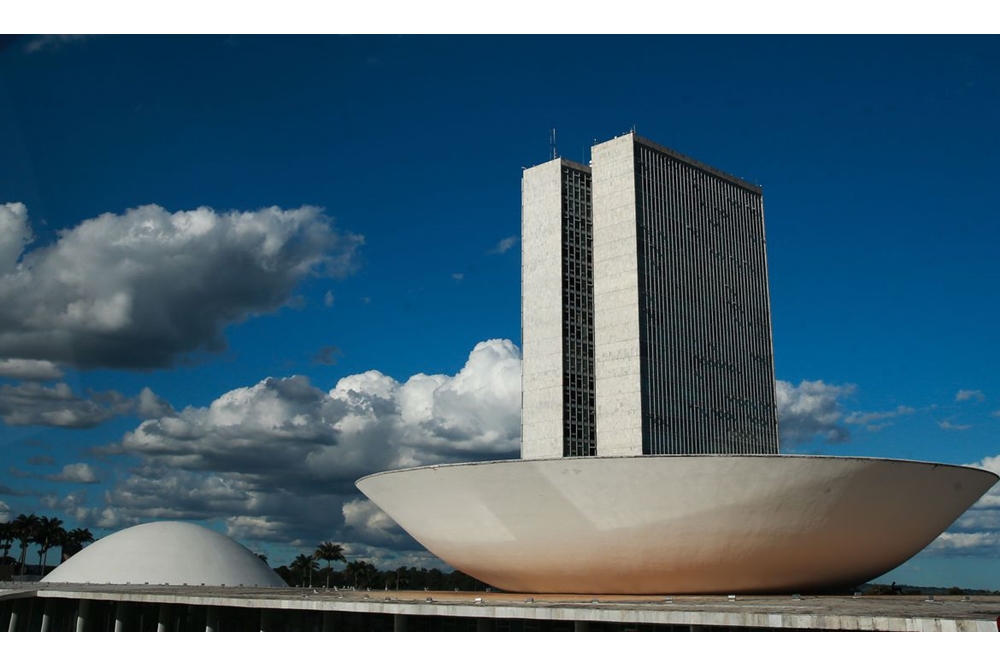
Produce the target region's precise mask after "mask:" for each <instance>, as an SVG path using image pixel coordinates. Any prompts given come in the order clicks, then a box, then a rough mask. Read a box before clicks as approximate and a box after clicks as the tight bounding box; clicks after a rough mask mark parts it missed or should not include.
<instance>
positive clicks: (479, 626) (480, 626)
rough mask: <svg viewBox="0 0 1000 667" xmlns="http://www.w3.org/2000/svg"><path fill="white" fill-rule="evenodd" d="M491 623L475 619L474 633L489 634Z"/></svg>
mask: <svg viewBox="0 0 1000 667" xmlns="http://www.w3.org/2000/svg"><path fill="white" fill-rule="evenodd" d="M492 626H493V623H492V622H491V620H490V619H488V618H477V619H476V632H491V631H492V630H493V627H492Z"/></svg>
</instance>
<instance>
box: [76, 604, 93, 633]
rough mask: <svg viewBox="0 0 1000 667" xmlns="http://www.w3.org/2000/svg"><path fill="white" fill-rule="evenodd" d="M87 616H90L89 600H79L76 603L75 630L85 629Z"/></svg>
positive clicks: (82, 630)
mask: <svg viewBox="0 0 1000 667" xmlns="http://www.w3.org/2000/svg"><path fill="white" fill-rule="evenodd" d="M88 616H90V600H86V599H83V600H80V601H79V602H78V603H77V605H76V624H75V625H76V632H84V631H86V629H87V617H88Z"/></svg>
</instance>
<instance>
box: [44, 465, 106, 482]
mask: <svg viewBox="0 0 1000 667" xmlns="http://www.w3.org/2000/svg"><path fill="white" fill-rule="evenodd" d="M45 479H47V480H49V481H50V482H74V483H77V484H96V483H97V482H98V481H100V480H98V479H97V474H96V473H95V472H94V469H93V468H91V467H90V466H89V465H87V464H86V463H70V464H69V465H65V466H63V469H62V472H60V473H59V474H56V475H46V476H45Z"/></svg>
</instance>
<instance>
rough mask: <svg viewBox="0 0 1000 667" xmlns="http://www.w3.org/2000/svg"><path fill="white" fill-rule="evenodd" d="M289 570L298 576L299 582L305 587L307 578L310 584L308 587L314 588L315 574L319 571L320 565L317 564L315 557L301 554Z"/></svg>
mask: <svg viewBox="0 0 1000 667" xmlns="http://www.w3.org/2000/svg"><path fill="white" fill-rule="evenodd" d="M289 569H290V570H292V572H295V573H296V574H297V575H298V577H299V581H300V582H301V583H302V585H303V586H304V585H306V580H307V578H308V582H309V583H308V585H309V586H312V576H313V572H315V571H316V570H317V569H319V564H318V563H317V562H316V557H315V556H311V555H308V554H299V555H298V556H296V557H295V560H293V561H292V564H291V566H290V567H289Z"/></svg>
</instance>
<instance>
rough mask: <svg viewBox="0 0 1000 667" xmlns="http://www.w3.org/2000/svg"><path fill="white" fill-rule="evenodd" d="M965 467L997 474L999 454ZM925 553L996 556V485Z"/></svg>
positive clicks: (999, 550) (999, 499)
mask: <svg viewBox="0 0 1000 667" xmlns="http://www.w3.org/2000/svg"><path fill="white" fill-rule="evenodd" d="M969 465H972V466H974V467H977V468H985V469H986V470H990V471H992V472H995V473H997V474H998V475H1000V455H998V456H987V457H986V458H984V459H982V460H981V461H978V462H976V463H972V464H969ZM928 550H929V551H931V552H936V553H939V554H941V555H947V556H979V557H990V558H996V557H997V556H998V555H1000V484H998V485H995V486H993V488H991V489H990V490H989V491H987V492H986V494H985V495H984V496H983V497H982V498H980V499H979V501H977V502H976V504H975V505H973V506H972V507H971V508H970V509H969V511H967V512H966V513H965V514H963V515H962V516H961V517H960V518H959V519H958V521H956V522H955V523H954V524H953V525H952V526H951V527H950V528H949V529H948V530H947V531H946V532H944V533H942V534H941V535H940V536H939V537H938V538H937V539H936V540H935V541H934V542H933V543H932V544H931V545H930V546H929V547H928Z"/></svg>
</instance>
